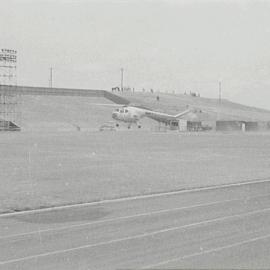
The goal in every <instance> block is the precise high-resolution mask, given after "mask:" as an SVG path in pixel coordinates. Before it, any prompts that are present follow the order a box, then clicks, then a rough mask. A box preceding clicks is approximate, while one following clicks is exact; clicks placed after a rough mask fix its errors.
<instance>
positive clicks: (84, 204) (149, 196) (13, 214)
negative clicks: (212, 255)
mask: <svg viewBox="0 0 270 270" xmlns="http://www.w3.org/2000/svg"><path fill="white" fill-rule="evenodd" d="M267 182H270V179H269V178H267V179H260V180H254V181H245V182H238V183H231V184H224V185H218V186H208V187H200V188H190V189H184V190H176V191H168V192H161V193H153V194H147V195H138V196H133V197H123V198H117V199H107V200H102V201H97V202H86V203H77V204H71V205H62V206H53V207H47V208H42V209H33V210H27V211H20V212H13V213H4V214H0V218H1V217H8V216H15V215H23V214H32V213H40V212H47V211H54V210H62V209H69V208H75V207H83V206H90V205H98V204H103V203H104V204H105V203H117V202H125V201H132V200H143V199H149V198H155V197H163V196H164V197H165V196H170V195H177V194H182V193H192V192H199V191H207V190H216V189H223V188H230V187H240V186H245V185H254V184H260V183H267Z"/></svg>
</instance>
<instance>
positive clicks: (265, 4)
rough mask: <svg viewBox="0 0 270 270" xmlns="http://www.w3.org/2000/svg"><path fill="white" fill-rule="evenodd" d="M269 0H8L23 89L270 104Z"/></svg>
mask: <svg viewBox="0 0 270 270" xmlns="http://www.w3.org/2000/svg"><path fill="white" fill-rule="evenodd" d="M269 14H270V1H257V0H253V1H248V0H246V1H229V0H227V1H218V0H216V1H214V0H212V1H203V0H201V1H192V0H189V1H176V0H174V1H173V0H168V1H165V0H164V1H161V0H155V1H154V0H152V1H150V0H125V1H124V0H111V1H108V0H107V1H105V0H99V1H98V0H92V1H90V0H89V1H87V0H77V1H75V0H1V3H0V37H1V38H0V48H10V49H15V50H17V51H18V63H17V77H18V80H17V81H18V85H31V86H48V85H49V70H50V67H52V68H53V86H55V87H67V88H86V89H105V90H110V89H111V88H112V87H115V86H119V85H120V78H121V71H120V70H121V68H123V69H124V85H125V86H127V87H128V86H129V87H131V88H133V87H134V88H135V91H141V90H142V89H143V88H144V89H146V91H148V90H150V89H151V88H152V89H154V91H163V92H173V91H174V92H176V93H184V92H185V91H186V92H189V91H193V92H199V93H200V95H201V96H204V97H210V98H218V83H219V81H221V86H222V97H223V98H226V99H229V100H232V101H235V102H239V103H242V104H247V105H251V106H256V107H261V108H266V109H270V16H269Z"/></svg>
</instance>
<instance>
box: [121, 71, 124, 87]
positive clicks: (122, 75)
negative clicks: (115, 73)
mask: <svg viewBox="0 0 270 270" xmlns="http://www.w3.org/2000/svg"><path fill="white" fill-rule="evenodd" d="M123 83H124V69H123V68H121V91H122V92H123V91H124V88H123Z"/></svg>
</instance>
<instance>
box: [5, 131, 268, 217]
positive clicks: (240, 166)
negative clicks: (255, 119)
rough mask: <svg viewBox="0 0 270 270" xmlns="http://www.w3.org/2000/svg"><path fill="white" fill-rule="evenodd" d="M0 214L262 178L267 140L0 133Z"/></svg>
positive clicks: (253, 136)
mask: <svg viewBox="0 0 270 270" xmlns="http://www.w3.org/2000/svg"><path fill="white" fill-rule="evenodd" d="M0 137H1V143H0V144H1V152H0V202H1V204H0V211H1V212H2V213H3V212H12V211H18V210H25V209H35V208H40V207H48V206H55V205H65V204H72V203H80V202H90V201H98V200H103V199H108V198H117V197H123V196H131V195H138V194H148V193H155V192H162V191H171V190H180V189H188V188H194V187H202V186H209V185H219V184H224V183H232V182H240V181H244V180H254V179H261V178H267V177H268V178H269V176H270V154H269V151H268V149H269V147H270V134H241V133H236V134H214V133H209V134H179V133H151V132H147V131H140V132H128V131H123V132H105V133H100V132H81V133H80V132H58V133H30V132H29V133H28V132H25V133H5V134H4V133H3V134H0Z"/></svg>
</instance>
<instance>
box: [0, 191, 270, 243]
mask: <svg viewBox="0 0 270 270" xmlns="http://www.w3.org/2000/svg"><path fill="white" fill-rule="evenodd" d="M263 197H269V194H266V195H262V196H252V197H248V200H251V199H256V198H263ZM245 199H246V198H241V199H233V200H223V201H215V202H210V203H202V204H195V205H189V206H183V207H175V208H169V209H161V210H156V211H151V212H144V213H139V214H134V215H128V216H120V217H115V218H108V219H103V220H97V221H92V222H85V223H80V224H73V225H69V226H63V227H57V228H49V229H44V230H37V231H31V232H25V233H18V234H11V235H6V236H2V237H0V240H4V239H9V238H14V237H22V236H27V235H33V234H37V233H38V234H41V233H47V232H56V231H62V230H68V229H73V228H79V227H84V226H90V225H94V224H102V223H107V222H114V221H118V220H125V219H131V218H137V217H144V216H151V215H156V214H162V213H169V212H174V211H181V210H187V209H192V208H198V207H204V206H212V205H217V204H222V203H229V202H237V201H244V200H245Z"/></svg>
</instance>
